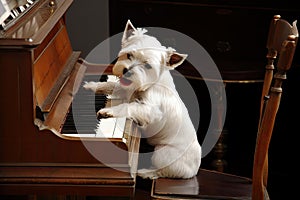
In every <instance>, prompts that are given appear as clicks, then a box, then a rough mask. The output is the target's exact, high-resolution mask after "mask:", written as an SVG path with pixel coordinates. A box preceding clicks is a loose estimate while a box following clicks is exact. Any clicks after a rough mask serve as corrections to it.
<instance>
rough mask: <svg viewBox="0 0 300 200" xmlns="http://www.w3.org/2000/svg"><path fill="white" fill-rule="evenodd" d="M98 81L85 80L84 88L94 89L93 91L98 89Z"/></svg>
mask: <svg viewBox="0 0 300 200" xmlns="http://www.w3.org/2000/svg"><path fill="white" fill-rule="evenodd" d="M97 87H98V83H97V82H95V81H89V82H85V83H84V84H83V88H84V89H86V90H92V91H93V92H96V91H97Z"/></svg>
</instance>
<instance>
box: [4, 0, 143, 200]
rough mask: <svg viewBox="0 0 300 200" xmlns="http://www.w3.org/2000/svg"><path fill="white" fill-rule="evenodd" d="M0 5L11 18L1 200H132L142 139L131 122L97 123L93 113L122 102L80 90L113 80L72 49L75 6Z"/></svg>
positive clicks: (24, 0) (63, 2)
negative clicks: (59, 198) (60, 199)
mask: <svg viewBox="0 0 300 200" xmlns="http://www.w3.org/2000/svg"><path fill="white" fill-rule="evenodd" d="M0 3H2V5H1V6H2V7H3V8H5V9H8V12H9V13H8V14H7V12H6V14H5V18H4V17H3V16H4V14H3V15H2V16H1V18H0V19H1V21H0V70H1V73H0V85H1V86H0V88H1V90H0V91H1V98H0V105H1V109H2V110H1V120H0V197H1V196H9V195H22V196H28V195H29V196H39V195H42V196H43V195H63V196H68V195H71V196H72V195H76V196H82V197H86V196H103V197H106V196H108V197H122V198H129V199H132V198H133V197H134V191H135V183H136V170H137V164H138V153H139V145H140V131H139V129H138V128H137V126H136V124H135V123H133V122H132V121H131V120H130V119H126V118H124V119H123V118H119V119H116V118H112V119H100V120H97V118H96V111H97V109H99V108H100V107H105V106H109V103H111V102H115V101H120V100H118V99H114V98H112V97H107V95H102V96H95V95H94V94H91V93H88V92H87V91H84V90H83V89H82V83H83V82H84V81H87V80H90V79H94V78H95V77H96V78H97V77H98V78H99V79H101V80H102V81H107V79H113V78H115V77H113V76H111V68H112V66H111V65H101V64H99V65H95V64H89V63H87V62H86V61H85V60H83V59H82V58H81V57H80V52H79V51H74V50H73V49H72V46H71V43H70V40H69V37H68V31H67V29H66V22H65V13H66V12H67V10H68V8H69V7H70V6H71V4H72V0H21V1H19V0H18V1H17V0H9V1H8V0H1V1H0ZM103 71H104V72H105V73H104V74H103V75H102V76H100V72H103ZM76 102H77V103H76ZM78 102H79V104H78ZM99 106H100V107H99ZM84 109H87V110H84ZM75 111H76V112H75ZM78 119H79V120H78ZM95 129H98V131H97V132H96V131H95ZM99 130H100V131H99Z"/></svg>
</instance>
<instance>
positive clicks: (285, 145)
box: [67, 0, 300, 199]
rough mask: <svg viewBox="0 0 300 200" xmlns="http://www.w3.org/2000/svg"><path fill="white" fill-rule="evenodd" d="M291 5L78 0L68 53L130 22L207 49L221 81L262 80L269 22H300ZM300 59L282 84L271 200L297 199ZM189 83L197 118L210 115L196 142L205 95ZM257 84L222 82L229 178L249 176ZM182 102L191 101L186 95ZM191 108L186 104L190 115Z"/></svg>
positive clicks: (206, 162) (238, 0)
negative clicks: (169, 32)
mask: <svg viewBox="0 0 300 200" xmlns="http://www.w3.org/2000/svg"><path fill="white" fill-rule="evenodd" d="M293 3H294V2H293V1H291V0H287V1H269V0H268V1H260V0H254V1H248V0H246V1H243V0H218V1H217V0H210V1H209V0H198V1H196V0H188V1H180V0H175V1H174V0H173V1H143V0H141V1H133V0H131V1H130V0H122V1H121V0H120V1H118V0H110V1H108V0H101V1H98V0H89V1H84V0H75V1H74V3H73V5H72V6H71V8H70V10H69V11H68V13H67V26H68V32H69V35H70V39H71V42H72V45H73V49H74V50H80V51H82V57H85V56H87V55H88V53H89V52H90V51H91V50H92V49H93V48H94V47H95V46H96V45H98V44H99V43H100V42H102V41H103V40H105V39H106V38H108V37H109V36H112V35H114V34H117V33H120V32H122V31H123V30H124V27H125V24H126V22H127V20H128V19H130V20H131V21H132V22H133V24H134V25H135V26H136V27H151V26H153V27H163V28H169V29H173V30H176V31H179V32H181V33H184V34H186V35H188V36H189V37H191V38H193V39H194V40H196V41H197V42H198V43H199V44H200V45H202V46H203V47H204V48H205V49H206V50H207V52H208V53H209V54H210V56H211V57H212V58H213V60H214V61H215V62H216V64H217V66H218V68H219V70H220V71H221V73H224V74H225V75H224V76H226V77H225V79H230V78H234V79H238V77H236V76H233V75H232V74H231V73H230V72H231V71H234V72H236V71H241V73H240V74H241V76H243V77H244V76H245V75H246V77H247V74H250V73H247V72H248V71H251V73H253V72H257V76H258V77H260V76H261V75H260V74H261V72H262V71H263V70H264V66H265V64H266V58H265V55H266V53H267V50H266V47H265V46H266V38H267V32H268V28H269V23H270V21H271V19H272V17H273V15H275V14H280V15H281V16H282V18H284V19H286V20H288V21H289V22H290V23H292V22H293V21H294V20H297V19H298V20H300V8H299V6H295V5H294V4H293ZM298 46H299V45H298ZM299 55H300V50H298V48H297V49H296V54H295V58H294V62H293V67H292V69H291V70H290V71H289V72H288V75H287V77H288V79H287V80H286V81H285V82H284V92H283V95H282V102H281V105H280V109H279V111H278V116H277V120H276V125H275V127H274V132H273V138H272V141H271V145H270V149H269V152H270V155H269V182H268V190H269V193H270V198H271V199H289V198H290V199H293V197H294V196H297V195H296V194H297V190H296V188H295V187H293V185H292V183H293V184H294V182H297V180H298V178H297V177H299V170H298V167H297V164H296V163H297V159H298V157H299V156H298V152H299V149H298V146H299V145H298V143H299V142H298V140H297V139H296V136H297V134H298V133H299V130H298V129H299V128H298V127H299V126H298V124H299V122H298V121H299V117H298V113H299V111H300V106H299V104H298V99H297V96H296V95H298V94H297V93H298V91H299V88H298V86H299V85H300V77H299V76H300V66H299V65H300V60H299V59H300V56H299ZM250 78H251V77H250ZM256 78H257V77H256ZM261 78H262V76H261ZM189 81H190V83H191V85H192V86H193V88H194V90H195V92H196V94H197V96H198V98H199V100H198V101H199V108H200V110H201V114H203V116H206V117H207V118H205V117H204V118H201V119H202V120H201V121H200V127H201V128H200V129H199V130H198V136H199V140H201V139H202V138H203V137H204V136H203V135H204V134H205V131H206V128H207V125H208V123H209V115H210V110H209V108H208V106H207V105H208V104H209V96H208V94H207V90H206V87H205V84H203V82H201V81H199V80H192V79H191V80H189ZM261 86H262V83H261V82H257V83H228V84H226V96H227V113H226V126H225V127H226V133H227V134H226V137H225V144H226V145H227V148H226V152H225V155H224V159H226V161H227V162H228V164H227V166H226V168H225V171H226V172H232V173H235V174H238V175H245V176H249V177H251V173H252V159H253V150H254V149H253V146H254V143H255V136H256V128H257V120H258V115H259V113H258V112H259V102H260V95H261ZM179 92H180V93H181V94H182V95H184V91H180V89H179ZM182 98H183V99H184V101H185V102H188V96H183V97H182ZM192 106H193V105H187V107H188V108H189V109H190V108H191V107H192ZM213 159H214V155H212V154H209V155H208V156H207V157H205V158H204V159H203V164H202V167H204V168H213V167H212V165H211V162H212V160H213ZM286 196H288V197H286Z"/></svg>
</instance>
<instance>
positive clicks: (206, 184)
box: [151, 15, 298, 200]
mask: <svg viewBox="0 0 300 200" xmlns="http://www.w3.org/2000/svg"><path fill="white" fill-rule="evenodd" d="M297 40H298V30H297V27H296V22H294V23H293V25H290V24H289V23H288V22H287V21H286V20H283V19H281V17H280V16H279V15H275V16H274V18H273V20H272V22H271V24H270V29H269V35H268V41H267V49H268V53H267V56H266V57H267V59H268V64H267V65H266V72H265V79H264V84H263V89H262V99H261V108H260V119H259V124H258V131H257V138H256V146H255V153H254V161H253V163H254V164H253V174H252V179H250V178H247V177H241V176H237V175H233V174H228V173H221V172H217V171H212V170H206V169H202V168H200V169H199V172H198V174H197V176H195V177H194V178H192V179H167V178H159V179H156V180H153V185H152V191H151V196H152V198H153V199H243V200H245V199H253V200H262V199H269V195H268V192H267V190H266V187H267V179H268V148H269V144H270V140H271V136H272V132H273V127H274V123H275V118H276V114H277V110H278V108H279V104H280V99H281V93H282V87H281V85H282V82H283V80H285V79H286V72H287V70H289V68H290V67H291V64H292V60H293V56H294V52H295V48H296V45H297ZM274 65H276V66H277V70H276V73H275V75H273V70H274Z"/></svg>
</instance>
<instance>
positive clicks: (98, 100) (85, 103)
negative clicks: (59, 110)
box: [61, 75, 126, 138]
mask: <svg viewBox="0 0 300 200" xmlns="http://www.w3.org/2000/svg"><path fill="white" fill-rule="evenodd" d="M85 81H95V76H85V77H84V80H83V83H84V82H85ZM100 81H113V82H115V81H118V79H117V78H116V77H115V76H113V75H103V76H101V78H100ZM120 102H121V100H120V99H116V98H115V97H112V96H111V95H99V94H96V95H95V94H94V92H92V91H89V90H86V89H84V88H83V87H82V86H81V87H80V88H79V90H78V92H77V93H76V95H75V98H74V100H73V102H72V104H71V106H70V109H69V113H68V115H67V117H66V120H65V123H64V124H63V127H62V129H61V133H62V134H63V135H65V136H72V137H96V138H103V137H106V138H122V137H123V134H124V129H125V123H126V117H124V118H106V119H99V120H98V119H97V111H98V110H99V109H101V108H104V107H108V106H111V105H112V104H114V103H120Z"/></svg>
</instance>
